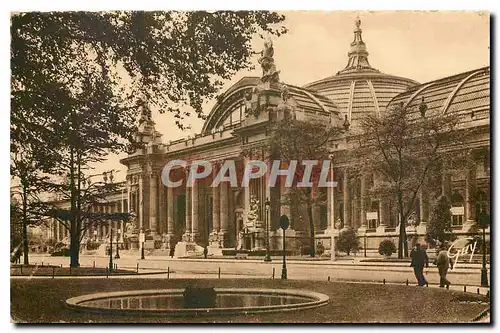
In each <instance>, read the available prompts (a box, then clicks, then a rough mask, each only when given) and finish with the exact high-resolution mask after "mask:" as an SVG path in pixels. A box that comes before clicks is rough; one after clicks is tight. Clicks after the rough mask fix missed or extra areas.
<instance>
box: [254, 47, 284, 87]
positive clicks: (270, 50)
mask: <svg viewBox="0 0 500 333" xmlns="http://www.w3.org/2000/svg"><path fill="white" fill-rule="evenodd" d="M257 54H260V55H261V57H260V58H259V64H260V66H261V67H262V77H261V81H262V82H268V81H269V82H275V83H277V82H279V71H277V70H276V65H275V64H274V47H273V42H272V40H271V39H268V40H266V41H265V42H264V49H263V50H262V51H261V52H258V53H257Z"/></svg>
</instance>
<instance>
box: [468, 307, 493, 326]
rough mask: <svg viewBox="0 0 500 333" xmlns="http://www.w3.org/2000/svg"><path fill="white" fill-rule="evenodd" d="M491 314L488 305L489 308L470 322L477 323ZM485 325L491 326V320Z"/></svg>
mask: <svg viewBox="0 0 500 333" xmlns="http://www.w3.org/2000/svg"><path fill="white" fill-rule="evenodd" d="M490 312H491V304H490V307H488V308H487V309H486V310H483V311H481V312H480V313H479V314H478V315H477V316H475V317H474V319H472V320H471V321H472V322H477V321H479V320H481V319H483V318H484V317H486V316H487V315H488V314H489V313H490ZM486 324H491V320H490V322H489V323H486Z"/></svg>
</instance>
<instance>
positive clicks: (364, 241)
mask: <svg viewBox="0 0 500 333" xmlns="http://www.w3.org/2000/svg"><path fill="white" fill-rule="evenodd" d="M363 239H364V246H363V248H364V250H365V258H366V231H365V235H364V237H363Z"/></svg>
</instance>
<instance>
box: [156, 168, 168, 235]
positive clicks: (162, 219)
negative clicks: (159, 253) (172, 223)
mask: <svg viewBox="0 0 500 333" xmlns="http://www.w3.org/2000/svg"><path fill="white" fill-rule="evenodd" d="M157 178H158V179H157V182H158V233H160V234H164V233H166V229H167V217H166V213H167V207H166V205H165V185H163V183H162V182H161V178H160V175H158V177H157Z"/></svg>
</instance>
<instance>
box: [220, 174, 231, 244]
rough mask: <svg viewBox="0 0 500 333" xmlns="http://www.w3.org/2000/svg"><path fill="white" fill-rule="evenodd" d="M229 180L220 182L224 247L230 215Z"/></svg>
mask: <svg viewBox="0 0 500 333" xmlns="http://www.w3.org/2000/svg"><path fill="white" fill-rule="evenodd" d="M227 192H228V184H227V182H222V183H220V232H219V236H220V239H221V241H222V242H221V244H222V247H225V245H226V244H225V241H226V236H227V231H228V227H229V226H228V215H229V196H228V193H227Z"/></svg>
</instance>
